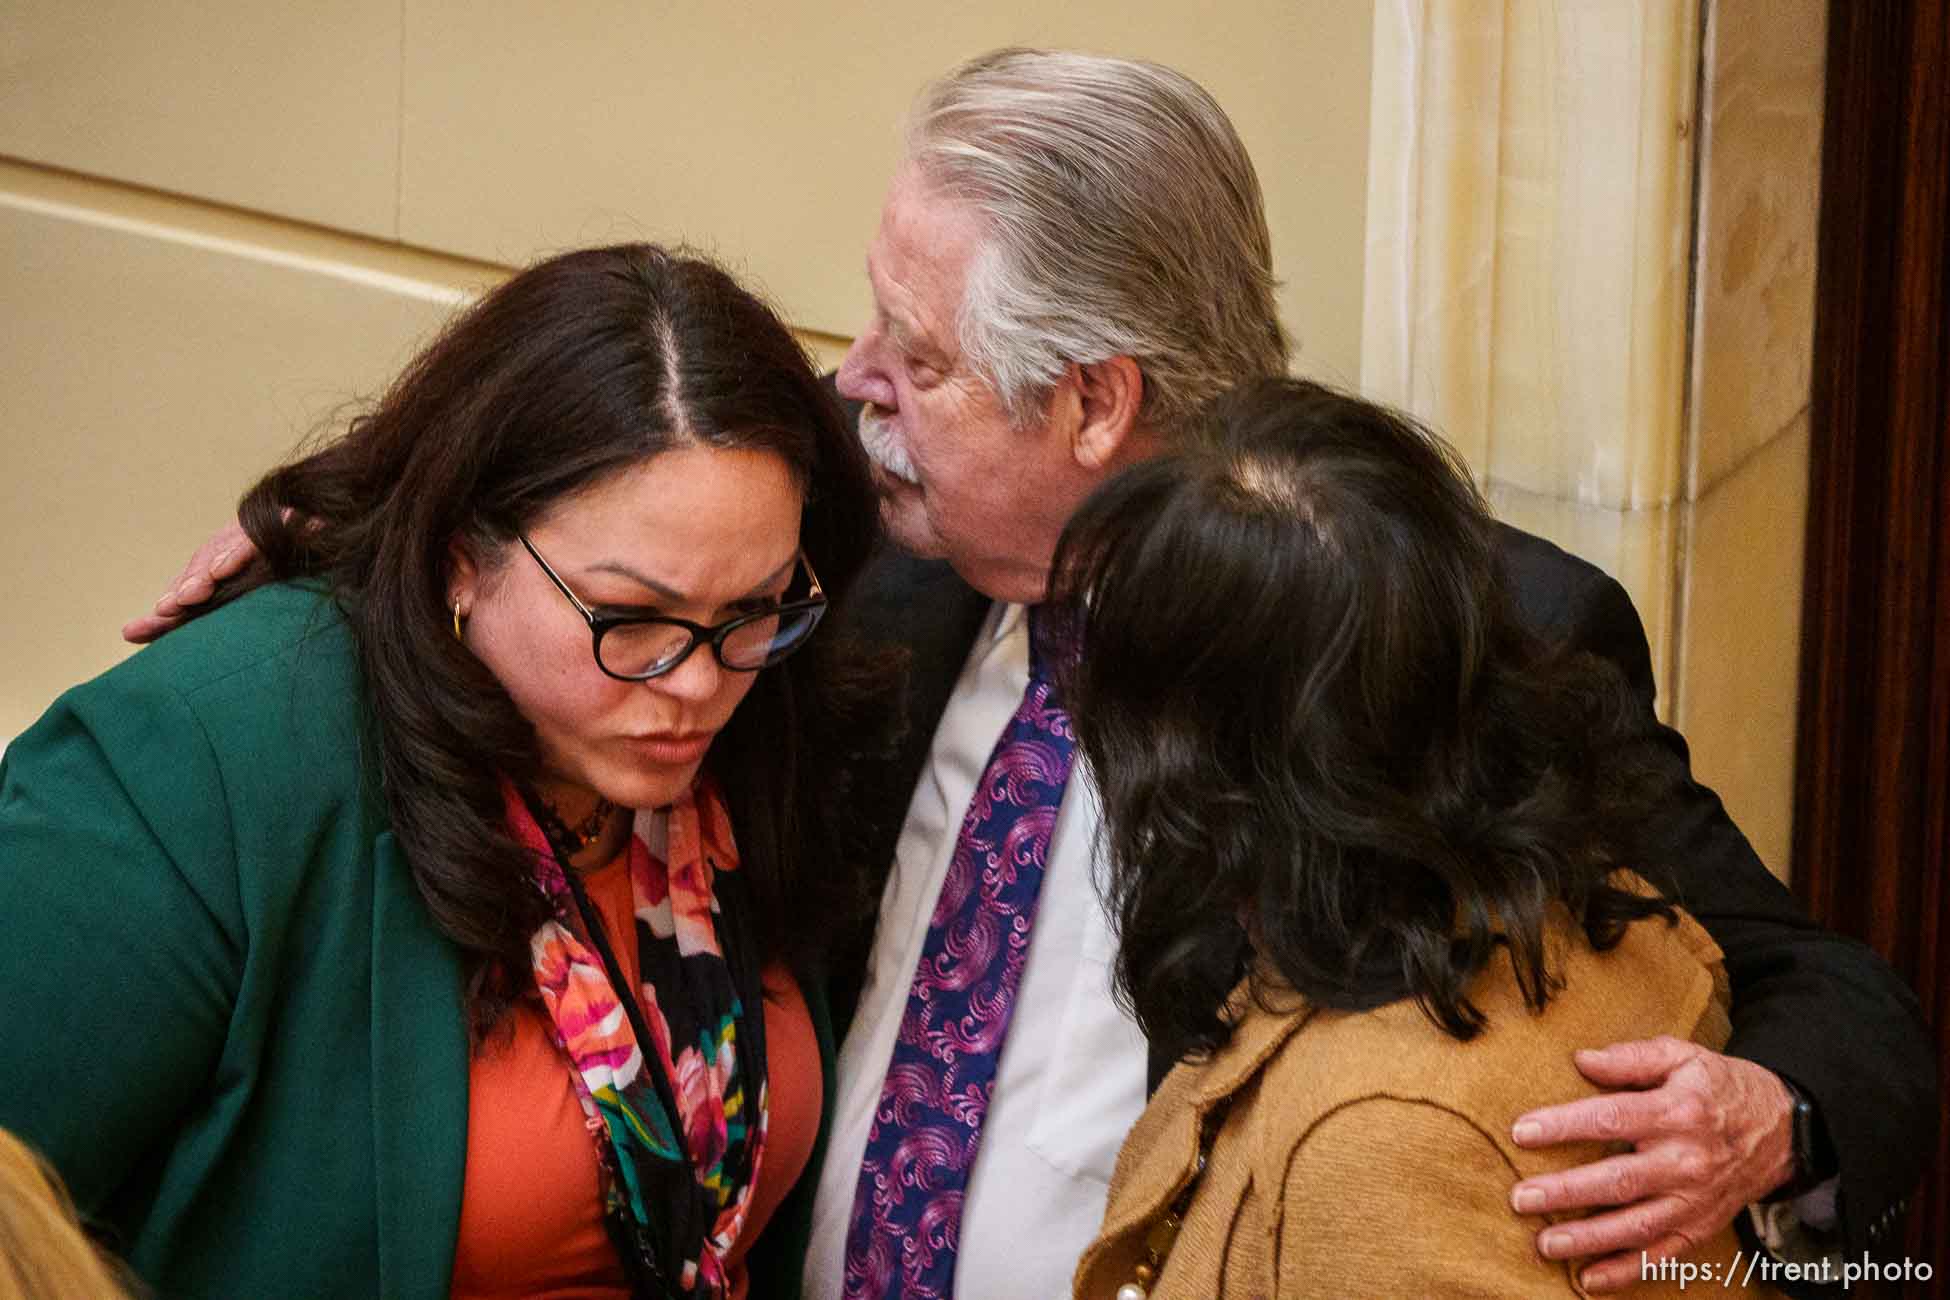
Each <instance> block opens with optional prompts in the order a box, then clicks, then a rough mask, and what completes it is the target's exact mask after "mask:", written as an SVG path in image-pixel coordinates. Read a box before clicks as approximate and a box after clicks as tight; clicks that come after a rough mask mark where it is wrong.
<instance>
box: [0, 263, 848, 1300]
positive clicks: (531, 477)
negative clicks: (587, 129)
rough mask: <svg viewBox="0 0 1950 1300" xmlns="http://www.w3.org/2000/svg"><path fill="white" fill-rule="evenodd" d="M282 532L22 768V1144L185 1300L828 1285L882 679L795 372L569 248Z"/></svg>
mask: <svg viewBox="0 0 1950 1300" xmlns="http://www.w3.org/2000/svg"><path fill="white" fill-rule="evenodd" d="M286 507H289V508H290V509H286ZM241 517H242V519H243V522H244V525H245V528H246V530H247V532H248V533H249V535H250V539H251V541H252V542H253V543H254V544H255V547H256V548H257V550H258V551H259V552H260V553H261V558H259V559H257V560H255V561H254V562H253V564H252V566H251V568H250V569H249V570H247V571H246V572H245V573H244V574H243V575H242V576H241V577H240V579H238V580H237V581H235V582H234V583H233V584H232V589H230V590H227V591H226V592H225V593H224V595H225V597H226V601H227V603H223V604H222V607H221V608H219V609H216V610H215V612H212V613H209V614H207V615H206V616H204V617H201V618H199V619H197V620H196V621H195V622H193V623H191V624H190V625H189V626H187V627H185V628H183V629H182V630H180V631H178V632H176V633H175V634H174V635H171V636H170V637H168V638H166V639H165V640H164V641H162V642H160V643H159V644H157V645H156V646H154V647H151V648H150V649H148V650H146V651H144V652H142V653H141V654H138V655H136V656H135V657H134V658H132V659H130V660H128V661H127V662H125V663H124V664H122V665H120V666H119V667H117V668H115V669H113V670H111V671H110V672H108V673H106V674H104V675H103V676H101V677H99V678H97V679H96V680H94V681H92V682H89V683H87V684H85V685H82V686H80V687H77V688H75V689H74V690H72V691H70V692H68V693H67V694H66V695H64V696H63V697H62V698H61V699H60V700H58V701H57V702H56V703H55V704H54V706H53V707H52V708H51V709H50V710H49V711H48V712H47V714H46V715H45V716H44V717H42V719H41V720H40V721H39V722H38V723H36V724H35V726H34V727H33V728H31V729H30V730H29V731H27V732H26V733H25V734H24V735H22V736H21V737H19V738H18V739H17V740H16V741H14V743H13V744H12V745H11V746H10V747H9V748H8V749H7V751H6V756H5V761H4V767H0V916H4V917H5V918H6V924H7V926H8V938H9V942H8V943H7V944H6V945H4V953H3V954H0V1006H4V1007H5V1008H6V1011H5V1039H6V1044H7V1046H6V1049H5V1051H4V1052H0V1126H5V1127H8V1128H12V1129H14V1130H15V1131H17V1132H18V1133H20V1134H21V1135H22V1136H23V1137H24V1138H26V1139H27V1140H28V1141H29V1142H31V1143H33V1144H34V1145H36V1146H37V1147H38V1148H39V1149H40V1150H41V1151H43V1152H44V1153H45V1154H46V1155H47V1157H48V1158H49V1159H50V1160H51V1161H52V1163H53V1164H54V1166H55V1167H56V1168H57V1169H58V1170H59V1171H60V1174H61V1176H62V1177H63V1178H64V1179H65V1180H66V1181H67V1183H68V1184H69V1185H70V1186H71V1187H72V1188H73V1190H74V1193H75V1196H76V1199H77V1201H78V1203H79V1205H80V1206H81V1208H82V1210H83V1211H84V1213H85V1214H86V1215H87V1216H88V1217H89V1219H90V1220H91V1222H92V1223H93V1224H94V1225H95V1226H96V1227H97V1228H98V1229H99V1230H100V1231H102V1232H103V1233H104V1234H105V1235H106V1236H107V1238H108V1239H109V1241H110V1242H111V1243H112V1244H113V1245H114V1246H115V1247H116V1248H117V1249H118V1250H120V1251H121V1252H123V1253H125V1254H126V1255H127V1257H128V1259H129V1261H130V1262H131V1264H132V1265H133V1266H134V1268H135V1270H136V1271H137V1272H138V1273H139V1274H140V1275H141V1276H142V1277H143V1278H144V1279H145V1280H146V1281H147V1282H148V1283H149V1284H151V1285H152V1286H154V1287H155V1288H156V1290H157V1291H158V1293H160V1294H170V1295H175V1294H185V1295H188V1294H196V1295H279V1296H299V1295H318V1296H350V1295H385V1296H412V1295H433V1294H452V1295H457V1296H491V1295H507V1296H513V1295H542V1294H565V1295H566V1294H575V1295H578V1296H607V1295H614V1296H631V1295H634V1296H657V1297H661V1296H665V1295H687V1296H688V1295H696V1296H706V1297H722V1296H742V1295H745V1294H747V1293H748V1292H749V1293H751V1294H754V1295H763V1296H767V1297H770V1296H776V1295H786V1294H791V1293H792V1288H793V1287H794V1286H795V1285H796V1282H794V1281H793V1280H792V1279H793V1278H795V1277H796V1271H797V1263H798V1257H799V1255H800V1253H801V1251H802V1249H803V1237H804V1233H805V1230H806V1218H805V1212H806V1210H807V1209H808V1208H809V1200H805V1199H803V1198H800V1199H798V1200H796V1201H795V1203H793V1204H789V1205H787V1204H782V1203H783V1202H784V1201H785V1200H786V1197H787V1194H788V1192H789V1191H790V1190H791V1189H792V1188H793V1186H794V1184H795V1182H796V1181H797V1179H798V1176H799V1174H800V1172H801V1171H802V1170H803V1169H805V1168H806V1167H807V1166H808V1163H809V1161H810V1160H811V1159H812V1158H813V1156H814V1152H815V1150H816V1148H817V1146H818V1144H819V1142H820V1141H821V1139H822V1137H823V1133H824V1126H823V1105H822V1103H823V1099H824V1097H825V1096H826V1094H827V1093H828V1091H829V1090H830V1084H831V1073H832V1062H833V1044H832V1034H831V1028H830V1025H829V1023H828V1019H827V1015H826V1010H825V1006H824V1003H823V1000H822V997H821V994H820V991H819V983H818V980H817V978H816V975H817V968H818V962H819V958H820V942H821V938H822V935H823V934H824V933H825V932H826V931H827V929H828V928H829V925H830V923H831V921H832V919H833V918H834V917H835V916H837V915H839V914H840V913H841V912H842V911H844V910H845V909H846V908H847V907H848V906H849V905H851V904H852V903H853V902H855V901H856V900H854V899H853V898H852V897H851V894H850V892H849V887H848V880H849V876H848V874H847V872H846V871H845V870H844V866H845V864H846V863H847V862H848V861H849V854H848V847H847V846H848V843H849V827H848V822H847V817H846V811H845V810H846V794H847V788H846V782H847V780H848V779H849V774H850V773H857V772H858V771H859V770H860V766H859V764H858V763H856V762H855V761H854V760H855V759H856V758H857V757H858V756H859V755H858V752H857V751H862V750H865V749H868V748H870V747H871V744H872V741H871V737H872V735H873V734H874V731H875V727H874V725H873V723H874V720H875V719H876V718H878V717H879V716H880V715H881V712H882V710H881V708H880V704H879V699H880V695H879V683H880V679H881V677H882V675H883V674H882V673H881V671H880V668H879V666H878V665H877V664H876V663H875V662H873V661H872V660H870V659H869V658H867V657H866V656H865V653H864V652H863V651H861V650H858V649H855V648H852V647H849V646H848V645H847V644H846V643H844V642H843V641H841V640H837V639H833V638H824V639H819V640H811V639H810V638H812V637H813V633H814V631H815V629H816V628H817V627H818V625H819V622H820V618H821V615H822V613H823V612H824V610H825V608H826V606H827V602H828V601H829V600H836V599H839V598H841V597H842V595H843V594H844V592H845V591H846V590H847V588H848V586H849V584H850V582H851V580H852V578H853V576H854V574H855V572H856V571H857V570H858V568H859V567H860V565H861V563H862V561H863V560H864V559H865V557H866V554H867V551H868V549H869V547H870V545H871V544H872V541H873V537H874V528H875V519H876V512H875V508H874V502H873V496H872V489H871V486H870V482H869V478H868V471H867V465H866V462H865V460H864V458H863V456H862V454H861V452H860V450H859V447H858V445H857V443H856V441H855V440H854V438H853V437H852V436H851V434H850V433H849V431H848V430H847V429H846V428H845V427H844V425H843V423H842V421H841V419H840V417H839V414H838V412H837V409H836V408H835V406H834V405H833V404H832V402H831V401H830V399H829V397H828V396H827V394H826V393H825V392H824V390H823V389H822V387H821V385H820V383H819V381H818V379H817V378H816V377H815V375H814V373H813V371H812V369H811V368H810V366H809V364H808V363H807V360H806V358H805V356H804V354H803V353H802V352H801V351H800V349H799V347H798V346H797V344H796V343H795V342H794V341H793V339H792V338H791V336H790V335H789V333H788V332H787V331H786V330H785V328H784V327H783V326H782V325H781V324H780V323H779V321H778V320H777V319H776V318H775V317H774V316H773V315H772V314H771V313H770V312H769V311H768V310H767V309H766V308H765V307H764V306H763V305H762V304H761V303H760V302H759V301H758V300H757V299H755V298H754V297H752V296H751V295H750V294H749V293H748V292H746V291H745V290H744V289H742V288H740V287H739V286H738V285H737V284H736V283H735V282H734V281H733V280H731V279H730V278H729V277H728V276H727V275H725V274H724V273H723V272H722V271H720V270H718V269H717V268H715V267H713V266H711V265H709V264H707V263H705V262H701V261H698V260H695V259H692V258H688V257H682V256H675V255H672V254H669V253H666V252H663V251H661V250H658V249H656V248H653V247H649V246H644V245H631V246H622V247H616V248H606V249H595V250H589V251H583V252H575V253H570V254H567V255H564V256H561V257H557V258H554V259H552V260H549V261H546V262H543V263H540V264H539V265H537V266H535V267H533V268H531V269H529V270H527V271H525V272H523V273H521V274H520V275H517V276H516V277H514V278H513V279H511V280H510V281H508V282H507V283H506V284H504V285H503V286H501V287H500V288H499V289H497V290H495V291H494V292H493V293H491V294H489V295H488V296H487V297H486V298H484V299H483V300H482V301H481V302H479V303H478V304H477V305H476V306H474V307H473V308H472V309H471V310H469V311H467V312H466V313H464V314H463V315H461V316H460V317H459V318H458V319H457V320H456V321H455V322H454V323H453V324H452V325H451V326H450V327H449V328H448V329H447V330H446V331H445V333H444V334H443V335H442V336H441V337H440V338H439V339H438V340H437V341H436V342H434V343H433V344H432V345H431V346H430V347H429V348H428V349H427V350H426V351H425V352H424V353H423V354H422V355H421V356H420V357H419V358H418V359H417V360H415V361H414V362H413V363H412V364H411V365H410V366H409V367H408V369H407V370H406V372H405V374H404V375H403V376H402V377H401V378H400V379H399V380H398V381H397V382H396V383H395V384H394V386H393V387H392V389H391V391H390V392H388V393H387V394H386V396H385V397H384V399H383V400H382V401H380V402H379V403H378V404H377V406H376V407H375V408H374V409H373V410H372V411H371V412H370V413H369V414H367V415H365V416H363V417H361V418H360V419H358V420H356V421H355V422H354V423H353V424H352V426H351V427H350V428H349V429H348V430H347V431H346V432H345V434H344V435H343V436H341V437H339V438H338V439H337V440H336V441H333V442H331V443H330V444H328V445H326V446H324V447H322V448H321V449H319V450H317V451H316V452H314V453H313V454H311V455H308V456H305V457H304V458H303V459H301V460H298V461H296V462H295V463H292V464H289V465H286V466H285V467H283V468H281V469H279V470H277V471H275V472H273V473H272V474H270V475H268V476H267V477H266V478H264V479H263V480H262V481H261V482H259V483H258V484H257V486H256V487H254V488H252V489H251V491H250V493H249V494H248V495H247V496H246V498H245V500H244V504H243V508H242V513H241ZM801 651H804V652H805V653H799V652H801ZM761 1231H762V1232H763V1235H764V1241H765V1247H764V1249H763V1250H762V1251H761V1252H760V1253H758V1254H752V1255H750V1256H748V1255H747V1252H748V1251H749V1250H750V1249H751V1246H752V1243H753V1241H754V1239H756V1238H758V1237H759V1236H760V1233H761ZM771 1257H776V1261H777V1265H778V1272H777V1273H776V1275H774V1274H771V1273H768V1272H766V1271H765V1270H766V1269H767V1268H768V1267H770V1266H771V1265H770V1263H769V1262H768V1261H769V1259H770V1258H771Z"/></svg>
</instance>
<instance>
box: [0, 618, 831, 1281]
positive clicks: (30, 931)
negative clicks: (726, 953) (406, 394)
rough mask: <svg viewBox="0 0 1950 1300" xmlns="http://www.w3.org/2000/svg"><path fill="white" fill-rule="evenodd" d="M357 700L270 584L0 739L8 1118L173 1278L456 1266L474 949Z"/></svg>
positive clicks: (321, 1277) (0, 1111) (333, 642)
mask: <svg viewBox="0 0 1950 1300" xmlns="http://www.w3.org/2000/svg"><path fill="white" fill-rule="evenodd" d="M363 699H364V695H363V688H362V684H361V677H360V672H359V667H358V659H357V654H356V652H355V647H354V644H353V639H352V635H351V632H350V630H349V629H348V627H347V626H346V624H345V622H344V620H343V618H342V617H341V616H340V614H339V612H338V610H337V609H336V608H335V606H334V605H333V604H332V602H331V601H330V600H329V599H328V598H326V597H325V596H323V595H322V594H321V593H319V592H318V591H316V590H314V589H309V588H304V587H295V586H283V587H270V588H265V589H262V590H260V591H258V592H255V593H253V594H251V595H249V596H247V597H245V598H243V599H242V600H239V601H237V602H235V603H234V604H231V605H229V606H226V607H225V608H223V609H221V610H219V611H217V612H216V613H214V614H211V615H208V616H206V617H204V618H201V619H198V620H196V621H195V622H193V623H191V624H190V625H189V626H187V627H185V628H183V629H182V630H180V631H177V632H173V633H171V634H170V635H169V636H167V637H165V638H164V639H163V640H162V641H161V642H159V643H158V644H156V645H155V646H153V647H151V648H149V649H147V650H144V651H143V652H141V653H140V654H137V655H135V656H134V657H132V658H131V659H129V660H128V661H127V662H125V663H123V664H121V665H120V666H118V667H116V668H114V669H113V670H111V671H109V672H107V673H105V674H103V675H102V676H100V677H98V678H96V679H95V680H94V681H92V682H88V683H87V684H85V685H82V686H79V687H76V688H75V689H74V690H71V691H69V692H68V693H67V694H65V695H63V696H62V697H61V698H60V699H59V700H58V701H56V702H55V704H54V706H53V707H52V708H50V709H49V710H48V712H47V713H46V715H44V716H43V717H42V718H41V719H40V721H39V722H37V723H35V724H34V726H33V727H32V728H30V729H29V730H28V731H27V732H26V733H25V734H23V735H22V736H21V737H20V738H19V739H18V740H16V741H15V742H14V743H13V744H12V745H11V746H9V747H8V749H7V751H6V755H5V758H4V760H0V917H3V918H5V920H4V925H5V939H6V941H5V942H4V943H0V1042H4V1044H5V1047H4V1049H0V1127H5V1128H9V1129H12V1130H14V1131H15V1132H16V1133H18V1134H20V1135H21V1136H22V1137H23V1138H25V1139H26V1140H27V1141H28V1142H30V1143H31V1144H33V1145H34V1146H36V1147H38V1148H40V1150H41V1151H43V1152H44V1153H45V1154H46V1155H47V1156H48V1158H49V1159H50V1160H51V1161H52V1162H53V1163H54V1165H55V1167H56V1168H57V1169H58V1170H59V1171H60V1173H61V1175H62V1177H63V1178H65V1179H66V1180H67V1182H68V1185H69V1187H70V1189H71V1190H72V1191H73V1193H74V1195H75V1198H76V1202H77V1204H78V1205H79V1206H80V1207H81V1210H82V1212H83V1214H84V1215H85V1216H87V1217H88V1218H89V1219H90V1221H91V1223H93V1224H95V1225H97V1226H99V1227H101V1228H103V1229H105V1231H106V1235H107V1236H108V1238H109V1240H110V1242H111V1244H112V1245H114V1246H115V1247H116V1248H117V1249H118V1250H119V1251H120V1252H121V1253H123V1254H124V1255H126V1257H127V1258H128V1260H129V1262H130V1263H131V1264H132V1265H133V1266H134V1268H135V1270H136V1272H137V1273H139V1274H140V1275H141V1276H142V1277H143V1278H144V1279H145V1280H146V1281H147V1282H149V1283H150V1284H151V1285H152V1286H154V1287H155V1288H156V1289H157V1291H158V1292H159V1293H160V1294H161V1295H164V1296H179V1295H208V1296H241V1295H278V1296H321V1297H324V1296H330V1297H340V1296H357V1295H373V1296H387V1297H394V1296H402V1297H406V1296H439V1295H445V1294H446V1293H447V1292H448V1290H449V1289H450V1286H451V1280H452V1278H451V1274H452V1267H453V1255H454V1241H455V1234H456V1232H457V1231H458V1227H459V1221H460V1198H461V1183H462V1175H463V1172H464V1168H465V1163H466V1151H467V1079H468V1050H467V1037H466V1031H465V1021H464V1019H463V1014H462V1007H461V983H460V965H459V960H458V954H457V952H456V950H455V949H454V947H453V946H452V945H451V944H450V943H449V942H448V941H447V940H446V939H445V938H443V937H442V936H441V935H440V934H439V933H438V932H437V931H436V930H435V929H434V927H433V925H432V922H431V921H430V919H429V918H428V916H427V913H426V910H425V908H424V907H423V905H422V904H421V901H420V897H419V894H418V892H417V891H416V890H415V889H414V886H413V881H412V877H411V875H410V873H409V871H408V868H407V864H406V862H405V860H404V858H403V857H402V855H401V852H400V849H399V845H398V843H397V841H396V840H395V839H394V838H393V834H392V831H391V829H390V828H389V825H388V820H387V815H386V808H385V802H384V800H383V798H382V797H381V795H380V792H379V786H378V774H379V764H378V755H377V751H376V749H375V748H374V745H373V742H372V737H371V735H370V729H369V727H368V726H367V725H366V723H365V721H364V708H363ZM805 993H806V999H807V1003H808V1005H809V1007H810V1008H811V1009H812V1013H813V1023H814V1026H815V1029H816V1031H817V1034H818V1039H819V1046H820V1060H821V1065H822V1068H823V1071H824V1075H825V1093H826V1095H827V1096H828V1097H831V1096H832V1095H833V1082H832V1079H833V1036H832V1029H831V1023H830V1017H829V1015H828V1012H827V1006H826V999H825V997H824V995H823V989H822V988H820V987H819V986H818V984H817V982H816V981H809V982H808V987H807V988H806V989H805ZM826 1128H827V1124H826V1121H825V1118H824V1116H823V1115H822V1120H821V1125H820V1134H819V1140H818V1146H817V1147H816V1148H815V1150H814V1154H813V1161H812V1164H811V1166H810V1167H809V1169H810V1170H816V1169H817V1168H818V1161H819V1158H820V1155H821V1153H822V1150H823V1147H824V1145H825V1140H826ZM814 1181H815V1180H814V1179H813V1178H811V1177H805V1178H802V1179H801V1180H800V1183H801V1185H800V1187H799V1188H798V1189H796V1190H795V1192H794V1194H793V1196H792V1197H791V1199H789V1200H788V1201H787V1202H786V1204H785V1206H783V1207H782V1208H781V1209H780V1211H779V1214H778V1215H777V1216H776V1217H775V1219H774V1220H773V1222H772V1224H771V1225H770V1226H769V1227H768V1228H767V1230H766V1232H765V1234H764V1238H763V1240H762V1241H761V1243H760V1245H759V1249H758V1250H756V1251H754V1252H753V1255H752V1257H751V1267H752V1272H753V1293H754V1295H762V1296H766V1297H768V1298H769V1297H771V1296H775V1295H776V1296H793V1295H796V1294H797V1292H798V1271H799V1264H800V1260H801V1259H802V1257H803V1254H804V1247H805V1238H806V1234H807V1232H808V1231H809V1227H810V1221H811V1192H812V1187H811V1184H812V1183H813V1182H814Z"/></svg>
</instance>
